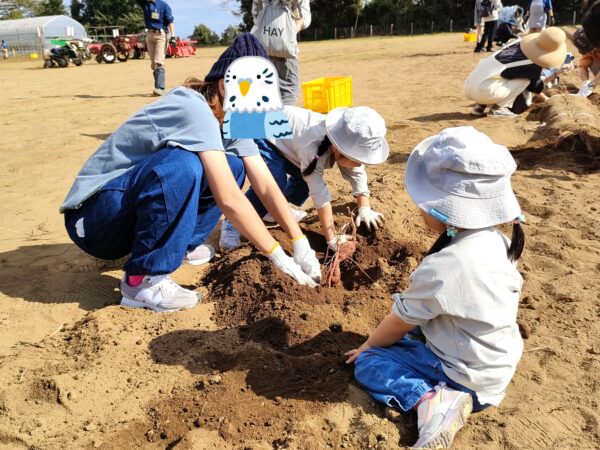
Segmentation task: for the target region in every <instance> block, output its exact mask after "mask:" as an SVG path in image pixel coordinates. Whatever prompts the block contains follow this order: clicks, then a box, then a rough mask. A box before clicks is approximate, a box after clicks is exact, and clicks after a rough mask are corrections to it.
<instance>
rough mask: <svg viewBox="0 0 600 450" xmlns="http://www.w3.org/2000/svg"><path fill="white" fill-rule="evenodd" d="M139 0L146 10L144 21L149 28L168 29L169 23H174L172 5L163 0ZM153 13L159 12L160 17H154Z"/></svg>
mask: <svg viewBox="0 0 600 450" xmlns="http://www.w3.org/2000/svg"><path fill="white" fill-rule="evenodd" d="M137 2H138V4H139V5H140V6H141V7H142V9H143V10H144V23H145V24H146V28H148V29H149V30H166V29H167V27H168V26H169V24H170V23H173V20H174V19H173V13H172V12H171V7H170V6H169V5H168V4H167V3H166V2H164V1H163V0H156V1H154V2H151V1H147V0H137ZM152 13H158V19H153V18H152Z"/></svg>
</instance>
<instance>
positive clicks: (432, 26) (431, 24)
mask: <svg viewBox="0 0 600 450" xmlns="http://www.w3.org/2000/svg"><path fill="white" fill-rule="evenodd" d="M431 32H432V33H433V20H432V21H431Z"/></svg>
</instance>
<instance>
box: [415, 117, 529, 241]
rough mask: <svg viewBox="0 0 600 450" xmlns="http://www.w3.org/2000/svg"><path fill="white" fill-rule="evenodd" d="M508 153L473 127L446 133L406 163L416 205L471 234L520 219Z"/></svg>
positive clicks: (427, 142) (418, 149) (424, 144)
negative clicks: (511, 181)
mask: <svg viewBox="0 0 600 450" xmlns="http://www.w3.org/2000/svg"><path fill="white" fill-rule="evenodd" d="M516 168H517V165H516V163H515V160H514V159H513V157H512V156H511V154H510V152H509V151H508V149H507V148H506V147H504V146H502V145H498V144H495V143H494V142H492V140H491V139H490V138H489V137H487V136H486V135H485V134H483V133H481V132H480V131H477V130H476V129H475V128H473V127H455V128H447V129H445V130H444V131H442V132H441V133H440V134H438V135H436V136H432V137H429V138H427V139H425V140H424V141H422V142H421V143H419V144H418V145H417V146H416V147H415V149H414V150H413V151H412V153H411V154H410V156H409V158H408V162H407V163H406V175H405V183H406V190H407V191H408V195H410V197H411V199H412V200H413V202H415V204H416V205H417V206H418V207H419V208H420V209H422V210H423V211H425V212H426V213H427V214H429V215H430V216H432V217H434V218H435V219H437V220H439V221H440V222H442V223H445V224H448V225H453V226H455V227H459V228H465V229H469V230H473V229H479V228H487V227H491V226H494V225H499V224H503V223H507V222H510V221H512V220H514V219H515V218H517V216H519V215H520V214H521V208H520V206H519V203H518V201H517V198H516V197H515V194H514V193H513V190H512V187H511V184H510V176H511V174H512V173H513V172H514V171H515V169H516Z"/></svg>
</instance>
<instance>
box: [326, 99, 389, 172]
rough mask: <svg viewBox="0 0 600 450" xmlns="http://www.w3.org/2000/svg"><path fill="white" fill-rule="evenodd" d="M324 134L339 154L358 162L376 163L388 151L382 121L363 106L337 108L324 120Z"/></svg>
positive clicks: (387, 153)
mask: <svg viewBox="0 0 600 450" xmlns="http://www.w3.org/2000/svg"><path fill="white" fill-rule="evenodd" d="M325 125H326V127H327V136H328V137H329V140H330V141H331V143H332V144H333V145H335V146H336V147H337V148H338V149H339V151H340V152H341V153H342V155H344V156H346V157H347V158H350V159H352V160H353V161H356V162H359V163H362V164H380V163H382V162H384V161H385V160H386V159H387V157H388V155H389V153H390V146H389V145H388V143H387V141H386V140H385V133H386V131H387V130H386V128H385V121H384V120H383V117H381V116H380V115H379V114H378V113H377V112H376V111H375V110H373V109H371V108H368V107H366V106H357V107H355V108H337V109H334V110H332V111H330V112H329V114H327V117H326V119H325Z"/></svg>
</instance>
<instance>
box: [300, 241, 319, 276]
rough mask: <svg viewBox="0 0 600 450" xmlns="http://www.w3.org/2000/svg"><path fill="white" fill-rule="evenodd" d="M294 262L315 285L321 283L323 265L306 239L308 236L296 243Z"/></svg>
mask: <svg viewBox="0 0 600 450" xmlns="http://www.w3.org/2000/svg"><path fill="white" fill-rule="evenodd" d="M294 262H295V263H296V264H298V265H299V266H300V267H301V268H302V271H303V272H304V273H305V274H307V275H308V276H309V277H311V278H312V280H313V281H314V282H315V283H320V282H321V264H320V263H319V260H318V259H317V254H316V253H315V251H314V250H313V249H312V248H310V243H309V242H308V239H306V236H302V237H301V238H298V239H296V240H295V241H294Z"/></svg>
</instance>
